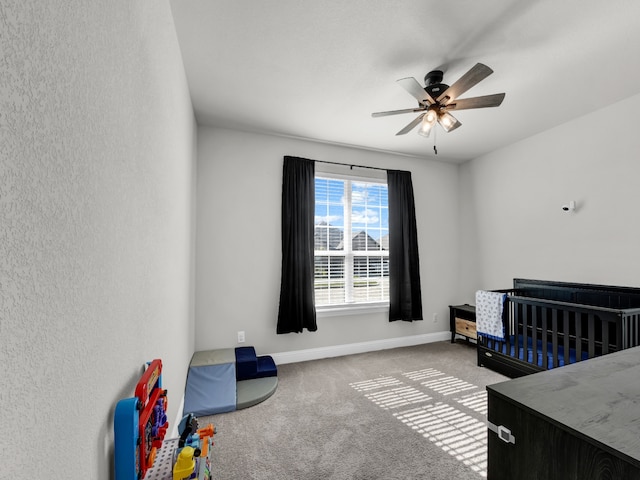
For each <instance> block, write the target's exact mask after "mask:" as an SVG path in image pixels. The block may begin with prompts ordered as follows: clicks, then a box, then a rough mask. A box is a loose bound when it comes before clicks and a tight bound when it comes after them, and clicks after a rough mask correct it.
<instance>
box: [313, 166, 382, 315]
mask: <svg viewBox="0 0 640 480" xmlns="http://www.w3.org/2000/svg"><path fill="white" fill-rule="evenodd" d="M314 223H315V227H314V244H315V247H314V254H315V255H314V257H315V265H314V288H315V305H316V307H319V310H322V309H323V307H324V308H325V309H331V308H337V307H338V308H339V307H351V306H365V305H371V306H375V305H381V306H386V305H388V303H389V208H388V195H387V184H386V180H385V179H378V178H370V179H369V178H363V177H351V176H345V175H337V174H328V173H327V174H325V173H321V172H316V176H315V222H314Z"/></svg>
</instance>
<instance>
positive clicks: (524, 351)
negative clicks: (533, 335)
mask: <svg viewBox="0 0 640 480" xmlns="http://www.w3.org/2000/svg"><path fill="white" fill-rule="evenodd" d="M530 308H531V306H530V305H525V306H524V309H523V312H522V326H521V328H522V350H521V352H522V354H520V355H519V358H520V360H523V361H525V362H527V361H528V360H529V359H528V355H527V345H528V344H529V338H528V332H527V325H528V323H529V322H528V321H527V320H528V317H529V309H530Z"/></svg>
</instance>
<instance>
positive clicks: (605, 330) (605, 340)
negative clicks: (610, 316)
mask: <svg viewBox="0 0 640 480" xmlns="http://www.w3.org/2000/svg"><path fill="white" fill-rule="evenodd" d="M609 325H610V323H609V322H608V321H607V322H605V321H601V322H600V328H601V329H602V332H601V335H602V352H600V353H601V354H602V355H606V354H607V353H609Z"/></svg>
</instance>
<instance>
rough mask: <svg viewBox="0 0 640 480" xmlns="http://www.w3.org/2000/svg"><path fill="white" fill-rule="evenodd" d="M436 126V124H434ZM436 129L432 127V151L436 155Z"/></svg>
mask: <svg viewBox="0 0 640 480" xmlns="http://www.w3.org/2000/svg"><path fill="white" fill-rule="evenodd" d="M436 126H437V125H436ZM437 132H438V129H437V128H434V129H433V152H434V153H435V154H436V155H437V154H438V149H437V148H436V136H437V135H438V133H437Z"/></svg>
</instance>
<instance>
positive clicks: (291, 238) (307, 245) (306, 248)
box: [276, 157, 318, 333]
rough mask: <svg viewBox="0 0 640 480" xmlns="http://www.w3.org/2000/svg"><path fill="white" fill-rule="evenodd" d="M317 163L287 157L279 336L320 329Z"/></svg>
mask: <svg viewBox="0 0 640 480" xmlns="http://www.w3.org/2000/svg"><path fill="white" fill-rule="evenodd" d="M314 214H315V162H314V161H313V160H307V159H305V158H297V157H284V166H283V169H282V274H281V280H280V282H281V283H280V307H279V309H278V327H277V330H276V331H277V333H293V332H296V333H300V332H302V329H304V328H306V329H307V330H309V331H310V332H315V331H316V330H317V329H318V326H317V325H316V309H315V305H314V298H313V266H314V255H313V249H314V243H313V224H314Z"/></svg>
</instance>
